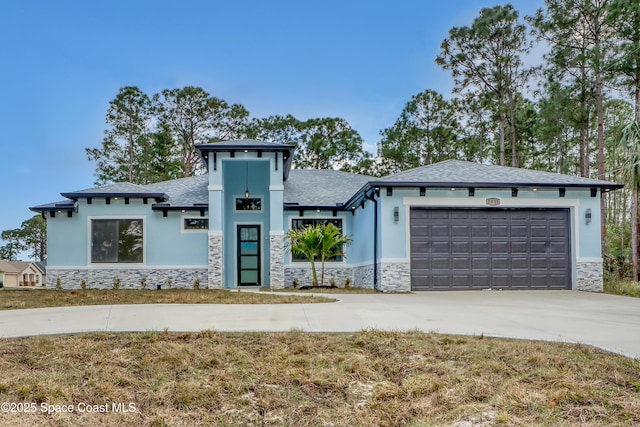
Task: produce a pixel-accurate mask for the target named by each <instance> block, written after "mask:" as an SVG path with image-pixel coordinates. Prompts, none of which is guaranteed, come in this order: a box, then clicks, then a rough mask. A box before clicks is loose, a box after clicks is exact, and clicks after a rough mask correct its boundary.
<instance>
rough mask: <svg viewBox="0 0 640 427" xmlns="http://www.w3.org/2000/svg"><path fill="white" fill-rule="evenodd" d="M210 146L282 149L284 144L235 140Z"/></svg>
mask: <svg viewBox="0 0 640 427" xmlns="http://www.w3.org/2000/svg"><path fill="white" fill-rule="evenodd" d="M210 144H216V145H231V146H233V145H241V146H251V145H254V146H256V147H271V146H274V147H282V146H283V145H284V146H286V145H285V144H280V143H277V142H266V141H259V140H257V139H235V140H232V141H220V142H211V143H210ZM196 147H197V146H196Z"/></svg>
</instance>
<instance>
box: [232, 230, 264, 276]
mask: <svg viewBox="0 0 640 427" xmlns="http://www.w3.org/2000/svg"><path fill="white" fill-rule="evenodd" d="M237 227H238V229H237V233H238V247H237V253H238V264H237V265H238V286H260V226H259V225H238V226H237Z"/></svg>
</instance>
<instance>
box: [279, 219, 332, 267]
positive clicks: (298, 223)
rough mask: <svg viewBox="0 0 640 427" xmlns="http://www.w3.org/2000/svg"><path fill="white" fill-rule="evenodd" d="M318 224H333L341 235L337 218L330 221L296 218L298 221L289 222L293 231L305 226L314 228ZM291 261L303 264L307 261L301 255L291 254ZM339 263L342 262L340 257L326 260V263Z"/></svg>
mask: <svg viewBox="0 0 640 427" xmlns="http://www.w3.org/2000/svg"><path fill="white" fill-rule="evenodd" d="M318 224H333V225H335V226H336V227H338V229H339V230H340V233H342V219H339V218H331V219H327V218H298V219H292V220H291V228H293V229H301V228H304V227H307V226H312V227H313V226H316V225H318ZM291 260H292V261H294V262H305V261H307V259H306V258H305V257H304V256H302V255H295V254H293V253H292V254H291ZM330 261H331V262H340V261H342V257H341V256H335V257H332V258H329V259H328V260H327V262H330Z"/></svg>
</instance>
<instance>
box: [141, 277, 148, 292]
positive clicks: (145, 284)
mask: <svg viewBox="0 0 640 427" xmlns="http://www.w3.org/2000/svg"><path fill="white" fill-rule="evenodd" d="M140 287H141V288H142V289H147V278H146V277H143V278H142V279H140Z"/></svg>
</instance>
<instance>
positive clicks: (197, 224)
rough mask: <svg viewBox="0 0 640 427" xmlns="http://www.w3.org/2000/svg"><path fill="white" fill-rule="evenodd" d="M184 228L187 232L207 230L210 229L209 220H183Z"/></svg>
mask: <svg viewBox="0 0 640 427" xmlns="http://www.w3.org/2000/svg"><path fill="white" fill-rule="evenodd" d="M182 226H183V227H184V229H185V230H206V229H208V228H209V218H183V223H182Z"/></svg>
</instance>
